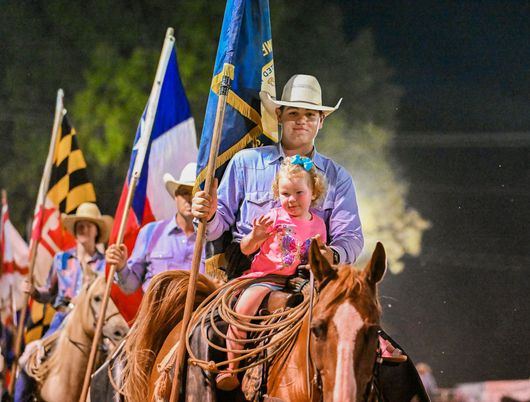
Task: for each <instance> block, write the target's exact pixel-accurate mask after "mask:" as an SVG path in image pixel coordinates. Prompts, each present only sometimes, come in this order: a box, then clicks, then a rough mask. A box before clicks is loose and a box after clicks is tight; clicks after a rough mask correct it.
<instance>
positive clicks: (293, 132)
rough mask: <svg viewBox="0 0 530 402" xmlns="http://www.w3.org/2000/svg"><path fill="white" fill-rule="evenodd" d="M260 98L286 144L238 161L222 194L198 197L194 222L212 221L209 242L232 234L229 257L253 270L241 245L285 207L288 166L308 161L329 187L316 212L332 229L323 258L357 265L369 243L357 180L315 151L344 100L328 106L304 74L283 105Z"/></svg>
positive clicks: (248, 152)
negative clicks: (282, 183) (282, 170)
mask: <svg viewBox="0 0 530 402" xmlns="http://www.w3.org/2000/svg"><path fill="white" fill-rule="evenodd" d="M260 97H261V100H262V102H263V105H264V106H265V108H267V110H269V111H271V112H273V113H275V114H276V116H277V119H278V124H279V125H280V127H281V133H282V134H281V143H280V144H277V145H269V146H265V147H260V148H252V149H245V150H243V151H240V152H238V153H237V154H236V155H234V157H233V158H232V159H231V161H230V163H229V164H228V166H227V168H226V171H225V174H224V176H223V179H222V181H221V183H220V185H219V189H218V191H217V193H215V192H214V194H213V196H209V195H208V194H207V193H206V192H204V191H198V192H197V193H196V194H195V197H194V198H193V205H192V210H193V214H194V216H195V217H197V218H204V217H206V218H207V219H208V240H215V239H217V238H219V237H220V236H221V235H222V234H223V233H224V232H226V231H228V230H231V231H232V236H233V239H234V241H235V243H234V244H233V245H232V247H231V248H230V250H227V251H226V253H227V254H228V253H230V255H231V256H233V255H235V256H236V257H235V259H237V261H238V265H246V267H247V268H248V267H249V266H250V261H249V260H248V259H246V258H245V257H242V256H241V253H237V251H238V244H239V242H240V241H241V239H242V238H243V237H244V236H245V235H248V234H249V233H250V231H251V230H252V222H253V221H254V219H255V218H257V217H259V216H261V215H264V214H266V213H267V212H269V211H270V209H271V208H273V207H278V206H279V205H278V202H277V201H276V200H275V199H274V196H273V192H272V182H273V179H274V177H275V176H276V173H277V171H278V169H279V167H280V165H281V163H282V160H283V159H284V158H285V157H287V156H294V155H296V154H299V155H301V156H307V157H309V158H311V159H312V161H313V162H314V164H315V166H316V168H317V170H318V171H319V172H320V173H321V174H323V175H324V176H325V177H326V180H327V182H328V185H329V189H328V192H327V195H326V197H325V199H324V200H323V201H322V202H321V203H320V204H319V205H317V206H316V213H317V214H318V215H319V216H320V217H321V218H323V219H324V221H325V222H326V226H327V227H328V239H321V247H322V252H323V253H324V255H325V256H326V258H328V259H329V261H330V262H334V263H335V264H338V263H352V262H354V261H355V260H356V259H357V257H358V256H359V254H360V253H361V250H362V247H363V242H364V240H363V234H362V230H361V221H360V219H359V213H358V209H357V201H356V195H355V189H354V185H353V180H352V177H351V175H350V174H349V173H348V172H347V171H346V169H344V168H343V167H342V166H340V165H339V164H338V163H336V162H334V161H333V160H332V159H330V158H327V157H325V156H324V155H322V154H320V153H319V152H318V151H317V150H316V148H315V138H316V136H317V134H318V131H319V130H320V129H321V128H322V127H323V125H324V120H325V119H326V118H327V117H328V116H329V115H330V114H331V113H333V112H334V111H336V110H337V109H338V108H339V106H340V103H341V100H342V99H341V100H339V101H338V102H337V104H336V105H335V106H325V105H323V104H322V90H321V87H320V84H319V82H318V80H317V79H316V78H315V77H313V76H311V75H304V74H297V75H294V76H292V77H291V78H290V79H289V81H287V83H286V84H285V87H284V88H283V93H282V98H281V99H280V100H276V99H274V98H273V97H272V96H271V95H270V94H268V93H267V92H261V93H260ZM256 177H257V178H259V180H256V179H255V178H256ZM324 243H326V244H327V245H326V244H324ZM231 259H232V258H231V257H229V261H230V260H231ZM242 262H243V263H242ZM229 264H230V262H229Z"/></svg>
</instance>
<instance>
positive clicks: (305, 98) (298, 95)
mask: <svg viewBox="0 0 530 402" xmlns="http://www.w3.org/2000/svg"><path fill="white" fill-rule="evenodd" d="M259 97H260V99H261V102H263V105H264V106H265V109H267V110H268V111H269V112H271V113H274V110H275V109H277V108H279V107H281V106H290V107H299V108H304V109H311V110H320V111H322V112H323V113H324V115H326V116H327V115H329V114H331V113H333V112H334V111H335V110H337V109H338V108H339V106H340V103H341V102H342V98H340V99H339V101H338V102H337V104H336V105H335V107H331V106H323V105H322V89H321V88H320V84H319V83H318V80H317V79H316V78H315V77H313V76H312V75H305V74H296V75H293V76H292V77H291V78H290V79H289V81H287V84H285V86H284V87H283V92H282V99H281V100H276V99H275V98H273V97H272V96H271V95H270V94H269V93H268V92H265V91H261V92H260V93H259Z"/></svg>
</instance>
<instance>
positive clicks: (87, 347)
mask: <svg viewBox="0 0 530 402" xmlns="http://www.w3.org/2000/svg"><path fill="white" fill-rule="evenodd" d="M89 307H90V313H91V314H92V317H93V318H94V324H93V329H94V330H95V329H96V323H97V322H98V319H99V317H98V311H97V310H96V308H95V307H94V306H93V305H92V303H90V300H89ZM119 314H120V313H119V311H116V312H115V313H112V314H111V315H109V316H108V317H105V320H104V321H103V327H104V326H105V325H106V324H107V322H109V321H110V320H111V318H113V317H115V316H117V315H119ZM67 338H68V341H69V342H70V343H71V344H72V345H74V346H75V347H76V348H77V349H79V350H80V351H81V353H83V354H84V355H87V356H88V354H89V352H90V346H91V343H90V344H88V345H87V344H84V343H83V342H80V341H76V340H74V339H72V338H71V337H70V336H69V335H68V337H67ZM105 339H106V340H108V341H110V342H111V343H112V344H114V342H113V341H112V339H110V338H109V337H108V336H105V335H104V334H103V333H102V334H101V339H100V341H99V343H98V350H99V351H100V352H105V353H106V352H108V348H107V347H106V345H105Z"/></svg>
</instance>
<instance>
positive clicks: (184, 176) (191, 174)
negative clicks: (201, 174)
mask: <svg viewBox="0 0 530 402" xmlns="http://www.w3.org/2000/svg"><path fill="white" fill-rule="evenodd" d="M196 171H197V164H196V163H195V162H190V163H188V164H187V165H186V166H184V169H182V172H181V173H180V178H179V179H178V180H175V178H174V177H173V175H172V174H170V173H166V174H164V177H163V179H164V184H165V185H166V190H167V192H168V193H169V195H170V196H171V198H173V197H175V193H176V192H177V190H178V189H179V188H181V187H188V188H189V189H190V190H191V189H192V188H193V186H194V184H195V174H196Z"/></svg>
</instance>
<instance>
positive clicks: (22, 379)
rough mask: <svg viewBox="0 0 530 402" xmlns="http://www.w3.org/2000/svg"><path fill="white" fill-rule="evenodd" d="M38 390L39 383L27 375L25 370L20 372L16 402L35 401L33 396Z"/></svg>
mask: <svg viewBox="0 0 530 402" xmlns="http://www.w3.org/2000/svg"><path fill="white" fill-rule="evenodd" d="M36 390H37V381H35V380H34V379H33V378H31V377H30V376H29V375H27V374H26V372H25V371H24V370H20V371H19V373H18V375H17V382H16V383H15V396H14V402H31V401H33V394H34V393H35V391H36Z"/></svg>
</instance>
